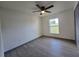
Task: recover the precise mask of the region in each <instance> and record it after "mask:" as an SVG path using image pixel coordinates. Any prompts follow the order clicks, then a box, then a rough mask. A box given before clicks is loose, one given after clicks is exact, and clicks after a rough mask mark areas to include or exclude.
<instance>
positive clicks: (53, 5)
mask: <svg viewBox="0 0 79 59" xmlns="http://www.w3.org/2000/svg"><path fill="white" fill-rule="evenodd" d="M52 7H54V5H51V6H49V7H47V8H45V9H49V8H52Z"/></svg>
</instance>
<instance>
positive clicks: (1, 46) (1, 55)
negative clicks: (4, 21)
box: [0, 17, 4, 57]
mask: <svg viewBox="0 0 79 59" xmlns="http://www.w3.org/2000/svg"><path fill="white" fill-rule="evenodd" d="M3 56H4V52H3V41H2V33H1V17H0V57H3Z"/></svg>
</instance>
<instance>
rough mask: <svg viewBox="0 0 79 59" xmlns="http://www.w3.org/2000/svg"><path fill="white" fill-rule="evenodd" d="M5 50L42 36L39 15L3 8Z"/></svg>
mask: <svg viewBox="0 0 79 59" xmlns="http://www.w3.org/2000/svg"><path fill="white" fill-rule="evenodd" d="M0 12H1V15H2V37H3V43H4V51H5V52H6V51H8V50H10V49H13V48H15V47H17V46H20V45H22V44H24V43H26V42H29V41H31V40H34V39H35V38H37V37H39V36H41V33H40V25H39V23H40V20H39V17H38V16H37V15H34V14H29V13H23V12H19V11H16V10H10V9H1V10H0Z"/></svg>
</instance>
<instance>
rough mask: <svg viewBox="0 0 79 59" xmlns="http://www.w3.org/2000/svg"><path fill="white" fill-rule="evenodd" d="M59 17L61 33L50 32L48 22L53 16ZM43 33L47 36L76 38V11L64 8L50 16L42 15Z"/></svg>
mask: <svg viewBox="0 0 79 59" xmlns="http://www.w3.org/2000/svg"><path fill="white" fill-rule="evenodd" d="M56 17H57V18H59V27H60V28H59V31H60V34H50V33H49V27H48V22H49V20H50V19H52V18H56ZM42 34H43V35H46V36H53V37H60V38H67V39H72V40H75V39H74V35H75V34H74V11H73V8H72V9H68V10H64V11H61V12H59V13H55V14H52V15H49V16H44V17H42Z"/></svg>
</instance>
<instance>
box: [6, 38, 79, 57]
mask: <svg viewBox="0 0 79 59" xmlns="http://www.w3.org/2000/svg"><path fill="white" fill-rule="evenodd" d="M5 57H79V49H78V48H77V47H76V45H75V43H74V42H72V41H69V40H62V39H54V38H48V37H41V38H38V39H36V40H33V41H31V42H29V43H26V44H24V45H22V46H20V47H18V48H15V49H13V50H11V51H8V52H6V53H5Z"/></svg>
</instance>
